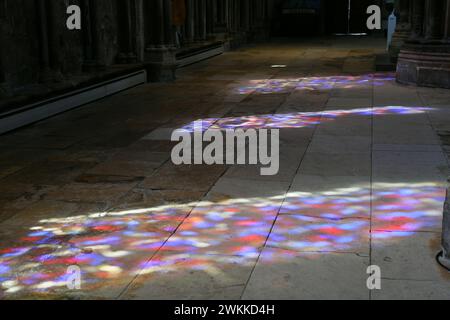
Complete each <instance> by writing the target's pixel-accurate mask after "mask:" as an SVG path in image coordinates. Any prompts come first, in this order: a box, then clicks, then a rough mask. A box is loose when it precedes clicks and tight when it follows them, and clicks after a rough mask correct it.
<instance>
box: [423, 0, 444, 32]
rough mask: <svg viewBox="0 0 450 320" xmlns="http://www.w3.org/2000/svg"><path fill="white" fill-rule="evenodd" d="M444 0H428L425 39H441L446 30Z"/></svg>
mask: <svg viewBox="0 0 450 320" xmlns="http://www.w3.org/2000/svg"><path fill="white" fill-rule="evenodd" d="M444 13H445V12H444V1H443V0H426V18H425V39H427V40H437V39H441V38H442V36H443V31H444V24H443V22H444V18H445V17H444V16H443V15H444Z"/></svg>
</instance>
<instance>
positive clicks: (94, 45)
mask: <svg viewBox="0 0 450 320" xmlns="http://www.w3.org/2000/svg"><path fill="white" fill-rule="evenodd" d="M82 5H83V8H82V14H83V21H84V23H83V28H82V30H83V32H84V33H83V37H84V52H85V53H84V55H85V56H84V66H83V68H84V70H85V71H88V72H92V71H99V70H104V69H105V68H106V45H105V44H104V43H103V37H104V33H105V31H104V30H102V28H101V21H100V20H101V18H102V10H101V8H99V6H100V5H101V4H100V1H99V0H83V2H82Z"/></svg>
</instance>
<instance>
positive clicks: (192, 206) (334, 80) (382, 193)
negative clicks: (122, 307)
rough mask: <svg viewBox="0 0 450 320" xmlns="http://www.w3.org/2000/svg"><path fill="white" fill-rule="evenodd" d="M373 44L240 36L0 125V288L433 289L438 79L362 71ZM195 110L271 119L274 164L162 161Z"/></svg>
mask: <svg viewBox="0 0 450 320" xmlns="http://www.w3.org/2000/svg"><path fill="white" fill-rule="evenodd" d="M382 47H383V43H381V42H380V41H379V40H373V39H363V40H355V39H353V40H352V42H349V41H348V40H345V39H340V40H335V41H325V40H323V41H309V42H303V43H292V42H291V43H286V42H280V43H274V44H266V45H258V46H252V47H248V48H245V49H242V50H239V51H235V52H229V53H226V54H224V55H222V56H220V57H216V58H214V59H212V60H209V61H206V62H202V63H199V64H197V65H194V66H190V67H188V68H185V69H183V70H181V71H180V72H179V79H178V81H176V82H175V83H170V84H148V85H145V86H141V87H138V88H135V89H133V90H130V91H127V92H124V93H121V94H119V95H116V96H114V97H110V98H108V99H105V100H102V101H100V102H96V103H93V104H91V105H88V106H86V107H84V108H81V109H78V110H75V111H72V112H69V113H66V114H63V115H60V116H58V117H55V118H52V119H49V120H47V121H44V122H41V123H39V124H36V125H33V126H31V127H28V128H25V129H22V130H18V131H16V132H14V133H11V134H8V135H5V136H2V137H0V145H1V150H2V152H1V153H0V178H1V179H0V212H1V214H0V297H2V298H6V299H12V298H43V299H55V298H56V299H60V298H62V299H65V298H67V299H87V298H99V299H241V298H244V299H333V298H337V299H342V298H351V299H387V298H400V299H403V298H445V299H449V298H450V277H449V276H448V273H447V274H446V273H444V272H443V271H442V270H440V269H439V268H438V266H437V264H436V263H435V260H434V257H435V255H436V253H437V251H438V250H439V241H440V234H439V231H440V228H441V215H442V206H443V201H444V197H445V186H446V183H445V181H446V177H447V174H448V173H447V167H448V165H447V156H446V155H445V153H444V152H443V149H442V146H441V143H440V140H439V139H438V135H437V134H436V133H437V132H441V131H442V132H446V131H448V130H450V91H448V90H438V89H426V88H415V87H405V86H400V85H398V84H396V83H395V82H394V80H393V75H392V74H387V73H375V72H374V71H373V64H374V54H375V53H377V52H379V51H381V50H382ZM374 48H379V49H374ZM273 65H278V66H282V65H285V66H286V67H284V68H272V67H271V66H273ZM198 119H205V120H206V119H208V121H207V122H205V123H208V124H209V125H211V126H212V127H215V128H244V129H245V128H280V129H281V149H280V152H281V164H280V165H281V168H280V173H279V174H278V175H277V176H274V177H261V176H260V175H259V168H258V167H253V166H180V167H176V166H174V165H173V164H171V161H170V152H171V148H172V146H173V144H171V143H170V142H169V141H168V139H169V137H170V134H171V132H172V131H173V130H174V129H178V128H183V127H186V128H188V127H189V126H190V125H191V124H192V122H193V121H195V120H198ZM72 265H77V266H79V267H80V268H81V270H82V272H83V274H82V287H81V290H69V289H68V288H67V287H66V283H67V281H66V280H67V274H66V271H67V268H68V267H69V266H72ZM369 265H378V266H380V267H381V271H382V277H383V281H382V290H378V291H372V292H370V291H369V290H368V289H367V287H366V280H367V277H368V275H367V274H366V269H367V267H368V266H369Z"/></svg>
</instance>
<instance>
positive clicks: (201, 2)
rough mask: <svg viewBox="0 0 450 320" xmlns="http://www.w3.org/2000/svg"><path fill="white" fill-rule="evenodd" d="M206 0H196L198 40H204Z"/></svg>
mask: <svg viewBox="0 0 450 320" xmlns="http://www.w3.org/2000/svg"><path fill="white" fill-rule="evenodd" d="M206 1H207V0H198V16H197V17H198V35H197V36H198V40H200V41H204V40H206V14H207V11H206ZM209 1H210V0H209Z"/></svg>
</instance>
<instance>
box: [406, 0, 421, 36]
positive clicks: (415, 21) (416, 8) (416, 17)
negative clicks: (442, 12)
mask: <svg viewBox="0 0 450 320" xmlns="http://www.w3.org/2000/svg"><path fill="white" fill-rule="evenodd" d="M412 4H413V10H412V21H411V23H412V26H411V27H412V33H411V36H410V40H419V39H421V38H422V37H423V35H424V34H423V31H424V18H425V0H412Z"/></svg>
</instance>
